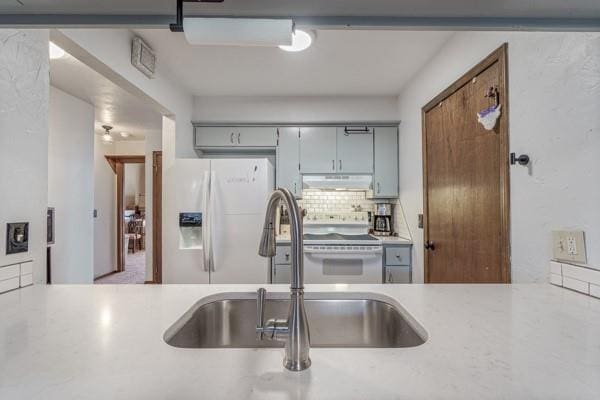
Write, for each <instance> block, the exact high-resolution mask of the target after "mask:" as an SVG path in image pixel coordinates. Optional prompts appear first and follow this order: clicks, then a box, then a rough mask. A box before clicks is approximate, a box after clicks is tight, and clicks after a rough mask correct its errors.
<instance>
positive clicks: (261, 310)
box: [256, 288, 267, 340]
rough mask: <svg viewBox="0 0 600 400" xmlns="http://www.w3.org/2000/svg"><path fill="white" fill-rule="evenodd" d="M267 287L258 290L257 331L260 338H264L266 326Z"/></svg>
mask: <svg viewBox="0 0 600 400" xmlns="http://www.w3.org/2000/svg"><path fill="white" fill-rule="evenodd" d="M266 296H267V289H265V288H260V289H258V290H257V291H256V333H257V336H258V340H263V334H264V328H265V322H264V321H265V297H266Z"/></svg>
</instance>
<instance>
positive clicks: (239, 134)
mask: <svg viewBox="0 0 600 400" xmlns="http://www.w3.org/2000/svg"><path fill="white" fill-rule="evenodd" d="M240 136H241V133H239V132H238V144H240Z"/></svg>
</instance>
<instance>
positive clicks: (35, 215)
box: [0, 29, 49, 283]
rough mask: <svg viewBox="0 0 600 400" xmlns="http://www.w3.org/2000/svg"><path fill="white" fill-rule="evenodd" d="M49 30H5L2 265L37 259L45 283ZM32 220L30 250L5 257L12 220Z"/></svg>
mask: <svg viewBox="0 0 600 400" xmlns="http://www.w3.org/2000/svg"><path fill="white" fill-rule="evenodd" d="M48 69H49V63H48V31H47V30H13V29H2V30H0V265H7V264H13V263H18V262H21V261H25V260H30V259H33V260H34V261H35V267H34V271H33V279H34V282H36V283H42V282H44V283H45V282H46V208H47V203H48V172H47V167H48V91H49V74H48ZM25 221H28V222H29V252H27V253H19V254H13V255H6V249H5V243H6V238H5V234H6V233H5V232H6V224H7V223H8V222H25Z"/></svg>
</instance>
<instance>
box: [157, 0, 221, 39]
mask: <svg viewBox="0 0 600 400" xmlns="http://www.w3.org/2000/svg"><path fill="white" fill-rule="evenodd" d="M223 1H224V0H177V21H176V22H175V23H174V24H170V25H169V29H171V32H183V3H222V2H223Z"/></svg>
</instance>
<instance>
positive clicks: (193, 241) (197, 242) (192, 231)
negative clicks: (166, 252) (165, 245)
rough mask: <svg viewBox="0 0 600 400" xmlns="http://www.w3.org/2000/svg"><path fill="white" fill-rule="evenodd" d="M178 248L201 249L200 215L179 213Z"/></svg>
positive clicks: (196, 213) (197, 213) (198, 213)
mask: <svg viewBox="0 0 600 400" xmlns="http://www.w3.org/2000/svg"><path fill="white" fill-rule="evenodd" d="M179 248H180V249H199V248H202V213H200V212H182V213H179Z"/></svg>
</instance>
